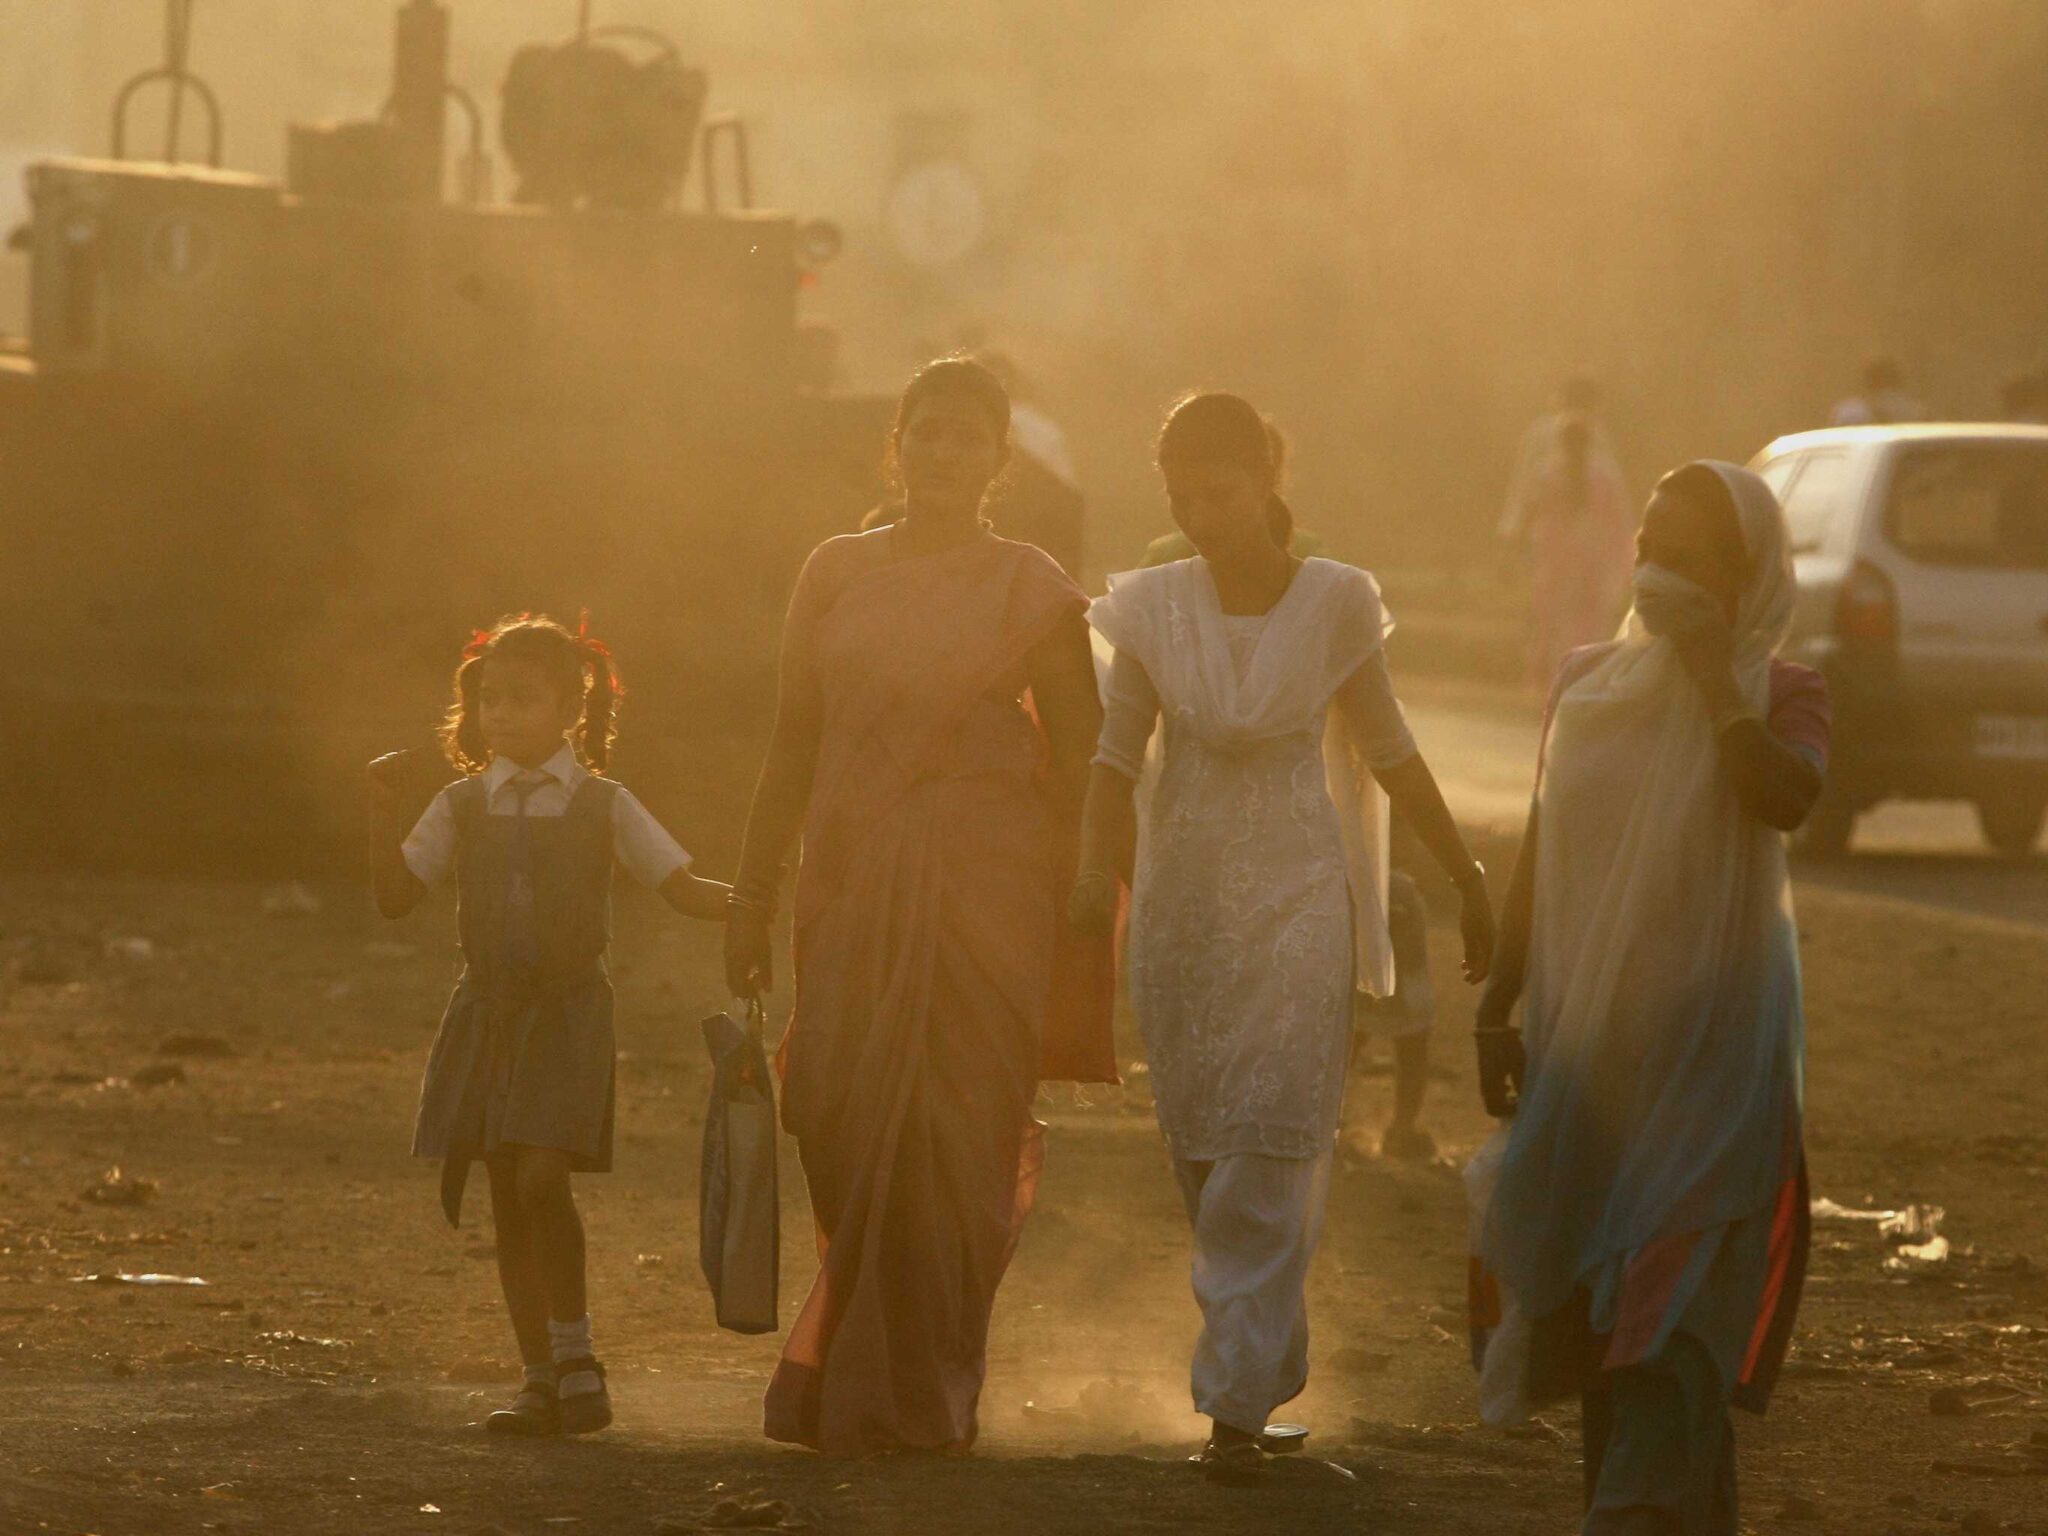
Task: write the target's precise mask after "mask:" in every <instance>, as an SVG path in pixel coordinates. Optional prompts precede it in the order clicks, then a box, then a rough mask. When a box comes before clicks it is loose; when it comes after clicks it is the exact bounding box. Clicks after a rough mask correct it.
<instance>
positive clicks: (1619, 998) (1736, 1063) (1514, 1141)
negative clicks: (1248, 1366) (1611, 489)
mask: <svg viewBox="0 0 2048 1536" xmlns="http://www.w3.org/2000/svg"><path fill="white" fill-rule="evenodd" d="M1639 545H1640V564H1639V565H1638V568H1637V572H1636V579H1635V590H1636V602H1635V608H1634V611H1633V613H1632V614H1631V616H1630V618H1629V622H1628V626H1627V629H1626V631H1625V634H1624V636H1623V638H1621V639H1619V640H1616V641H1612V642H1609V643H1608V644H1606V645H1602V646H1595V647H1591V648H1589V649H1587V650H1584V651H1580V652H1577V653H1575V654H1574V655H1573V656H1571V657H1570V658H1569V659H1568V660H1567V662H1566V663H1565V666H1564V667H1563V669H1562V670H1561V671H1560V673H1559V676H1558V680H1557V686H1556V688H1555V689H1554V690H1553V692H1552V695H1551V702H1550V708H1549V710H1548V712H1547V714H1546V718H1545V723H1544V739H1543V746H1542V749H1541V754H1540V757H1539V759H1538V770H1537V774H1538V777H1537V788H1536V797H1535V803H1534V805H1533V806H1532V807H1531V810H1530V813H1529V822H1528V827H1527V830H1526V831H1525V833H1524V835H1523V841H1522V848H1521V852H1520V854H1519V855H1518V857H1517V859H1516V861H1515V872H1514V876H1513V879H1512V880H1511V882H1510V884H1509V890H1508V896H1507V905H1506V908H1505V910H1504V914H1503V923H1502V938H1501V948H1500V956H1499V961H1498V964H1497V965H1496V966H1495V968H1494V974H1493V979H1492V981H1491V983H1490V984H1489V986H1488V988H1487V990H1486V993H1485V995H1484V996H1483V997H1482V999H1481V1001H1480V1005H1479V1019H1478V1026H1477V1041H1478V1046H1479V1068H1480V1071H1479V1077H1480V1089H1481V1093H1482V1095H1483V1097H1484V1099H1485V1103H1486V1108H1487V1111H1488V1112H1489V1113H1490V1114H1493V1115H1495V1116H1500V1117H1508V1116H1512V1124H1511V1128H1510V1131H1509V1137H1508V1141H1507V1147H1506V1153H1505V1157H1504V1159H1503V1162H1502V1165H1501V1172H1500V1179H1499V1183H1498V1185H1497V1186H1496V1189H1495V1192H1494V1194H1493V1197H1492V1202H1491V1205H1490V1208H1489V1210H1488V1212H1487V1215H1486V1219H1485V1234H1484V1238H1483V1240H1482V1243H1481V1251H1482V1254H1483V1258H1484V1269H1483V1271H1482V1272H1481V1273H1480V1274H1479V1275H1477V1276H1475V1285H1474V1288H1473V1296H1474V1302H1475V1307H1474V1324H1475V1329H1476V1330H1479V1331H1480V1332H1481V1333H1482V1334H1483V1332H1484V1330H1485V1329H1486V1328H1487V1327H1489V1326H1490V1325H1492V1324H1494V1323H1497V1322H1498V1321H1499V1320H1500V1319H1499V1317H1498V1316H1491V1317H1489V1316H1487V1315H1484V1314H1485V1313H1486V1312H1487V1310H1488V1309H1487V1308H1486V1306H1485V1305H1484V1301H1485V1298H1486V1297H1488V1296H1491V1295H1498V1296H1504V1297H1505V1298H1506V1299H1507V1300H1508V1301H1510V1302H1511V1303H1512V1309H1513V1315H1515V1316H1517V1317H1518V1318H1519V1319H1520V1320H1522V1322H1523V1323H1524V1324H1526V1327H1525V1328H1521V1329H1513V1328H1504V1329H1501V1330H1500V1331H1499V1333H1498V1334H1497V1335H1495V1337H1494V1338H1493V1340H1492V1341H1491V1342H1490V1343H1489V1344H1488V1346H1487V1353H1486V1357H1485V1361H1484V1366H1483V1379H1485V1380H1489V1381H1490V1380H1492V1379H1495V1377H1496V1373H1497V1372H1504V1373H1506V1377H1507V1379H1508V1380H1510V1381H1517V1382H1519V1383H1520V1390H1519V1393H1518V1395H1520V1396H1522V1397H1523V1398H1525V1399H1526V1402H1527V1403H1528V1404H1540V1403H1542V1402H1545V1401H1549V1400H1551V1399H1554V1398H1557V1397H1561V1396H1564V1395H1567V1394H1569V1393H1572V1392H1577V1393H1578V1394H1580V1396H1581V1398H1582V1405H1583V1408H1584V1418H1583V1426H1584V1427H1583V1434H1584V1438H1585V1489H1586V1505H1587V1515H1586V1519H1585V1524H1584V1527H1583V1531H1584V1536H1667V1533H1668V1536H1734V1533H1735V1532H1736V1530H1737V1520H1736V1497H1735V1447H1734V1439H1733V1426H1732V1424H1731V1423H1730V1421H1729V1416H1728V1409H1729V1407H1730V1405H1731V1404H1733V1405H1735V1406H1739V1407H1745V1408H1750V1409H1753V1410H1755V1411H1757V1412H1762V1411H1763V1409H1764V1407H1765V1405H1766V1404H1767V1402H1768V1401H1769V1398H1770V1394H1771V1389H1772V1387H1773V1385H1774V1383H1775V1381H1776V1377H1777V1373H1778V1369H1779V1366H1780V1365H1781V1364H1782V1362H1783V1360H1784V1356H1785V1350H1786V1345H1787V1343H1788V1341H1789V1339H1790V1336H1791V1327H1792V1320H1793V1316H1794V1314H1795V1312H1796V1310H1797V1307H1798V1302H1799V1295H1800V1287H1801V1282H1802V1278H1803V1276H1804V1273H1805V1264H1806V1250H1807V1223H1808V1210H1807V1187H1806V1160H1805V1153H1804V1150H1803V1141H1802V1130H1801V1124H1802V1111H1801V1100H1802V1087H1801V1083H1802V1076H1803V1069H1804V1057H1805V1028H1804V1023H1803V1018H1802V1005H1801V993H1800V979H1799V953H1798V930H1797V928H1796V926H1795V923H1794V920H1793V913H1792V892H1791V885H1790V881H1789V878H1788V875H1787V870H1786V859H1785V838H1784V834H1785V833H1786V832H1789V831H1791V830H1792V829H1794V828H1796V827H1797V826H1798V825H1799V824H1800V823H1801V822H1802V821H1803V820H1804V819H1805V817H1806V815H1807V813H1808V812H1809V811H1810V810H1811V809H1812V807H1813V803H1814V800H1815V799H1816V797H1817V796H1818V795H1819V793H1820V789H1821V782H1822V776H1823V773H1824V772H1825V768H1826V762H1827V749H1828V734H1829V705H1828V694H1827V684H1826V681H1825V680H1824V679H1823V678H1822V677H1821V675H1820V674H1819V673H1818V672H1815V671H1813V670H1811V669H1810V668H1806V667H1802V666H1797V665H1795V664H1793V663H1791V662H1787V661H1781V660H1779V659H1778V658H1777V655H1776V652H1777V650H1778V647H1779V646H1780V645H1781V644H1782V643H1783V641H1784V639H1785V636H1786V633H1787V632H1788V630H1789V628H1790V626H1791V621H1792V608H1793V600H1794V583H1793V575H1792V558H1791V553H1790V538H1789V536H1788V533H1787V530H1786V526H1785V518H1784V514H1783V513H1782V512H1781V511H1780V510H1779V507H1778V504H1777V500H1776V498H1775V497H1774V496H1773V495H1772V494H1771V491H1770V488H1769V487H1768V486H1767V485H1765V484H1764V482H1763V481H1762V480H1761V479H1759V478H1758V477H1757V476H1756V475H1754V474H1751V473H1750V472H1749V471H1748V470H1744V469H1738V468H1736V467H1735V466H1734V465H1732V464H1719V463H1698V464H1692V465H1688V466H1687V467H1685V468H1683V469H1680V470H1677V471H1675V472H1674V473H1672V474H1670V475H1667V476H1666V477H1665V478H1664V480H1663V481H1662V482H1660V483H1659V485H1658V487H1657V490H1656V493H1655V494H1654V495H1653V496H1652V497H1651V500H1650V504H1649V507H1648V509H1647V510H1646V511H1645V513H1644V516H1643V524H1642V531H1641V534H1640V538H1639ZM1518 998H1519V999H1521V1000H1522V1003H1523V1014H1522V1027H1521V1029H1520V1030H1519V1031H1516V1030H1515V1029H1513V1028H1511V1027H1510V1025H1509V1018H1510V1016H1511V1013H1512V1010H1513V1009H1514V1007H1515V1004H1516V1002H1517V999H1518ZM1517 1093H1519V1097H1517ZM1495 1287H1497V1289H1494V1288H1495ZM1503 1355H1505V1356H1510V1357H1511V1358H1506V1359H1503V1358H1501V1357H1502V1356H1503Z"/></svg>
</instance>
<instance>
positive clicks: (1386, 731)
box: [1068, 394, 1493, 1482]
mask: <svg viewBox="0 0 2048 1536" xmlns="http://www.w3.org/2000/svg"><path fill="white" fill-rule="evenodd" d="M1158 462H1159V468H1160V471H1161V474H1162V475H1163V476H1164V478H1165V481H1166V490H1167V497H1168V501H1169V504H1170V505H1171V507H1172V510H1173V516H1174V520H1175V521H1176V522H1177V523H1179V524H1180V526H1181V529H1182V531H1183V532H1185V533H1186V534H1187V535H1188V537H1189V539H1190V540H1191V541H1192V543H1193V545H1194V547H1195V548H1196V550H1197V551H1198V553H1197V554H1196V555H1195V556H1193V557H1192V558H1189V559H1186V560H1180V561H1175V562H1173V563H1172V564H1169V565H1162V566H1157V567H1154V568H1152V569H1149V570H1139V571H1132V572H1128V573H1126V574H1124V575H1122V576H1118V577H1114V578H1112V579H1111V582H1110V591H1109V595H1108V596H1106V597H1103V598H1099V599H1097V600H1096V602H1095V603H1094V604H1093V605H1092V606H1091V608H1090V609H1089V622H1090V623H1091V624H1092V625H1094V626H1095V628H1096V630H1097V631H1098V632H1099V633H1101V634H1102V635H1103V636H1105V637H1106V638H1107V639H1108V640H1109V641H1110V643H1111V644H1112V645H1113V646H1114V647H1115V656H1114V659H1113V660H1112V663H1111V667H1110V676H1109V685H1108V702H1107V708H1106V711H1105V715H1104V723H1103V731H1102V740H1101V744H1100V746H1099V747H1098V749H1097V751H1096V754H1095V765H1094V769H1093V772H1092V774H1091V776H1090V780H1089V787H1088V804H1087V810H1086V813H1085V816H1084V819H1083V832H1082V856H1081V875H1080V878H1079V879H1078V880H1077V881H1076V883H1075V886H1074V892H1073V897H1072V900H1071V901H1070V903H1069V908H1068V910H1069V914H1070V916H1071V917H1072V919H1073V921H1074V923H1075V925H1076V926H1077V927H1078V928H1080V929H1081V930H1082V931H1084V932H1088V933H1095V934H1104V935H1106V934H1108V933H1109V932H1110V931H1111V928H1112V927H1113V925H1114V923H1115V919H1116V911H1117V903H1118V893H1119V887H1120V885H1122V884H1130V885H1132V886H1133V888H1134V889H1133V894H1132V903H1131V914H1130V949H1129V968H1130V995H1131V1005H1132V1009H1133V1011H1134V1012H1135V1013H1136V1014H1137V1018H1138V1024H1139V1027H1140V1028H1141V1029H1142V1030H1143V1032H1144V1036H1145V1046H1146V1051H1147V1060H1148V1062H1149V1064H1150V1067H1151V1073H1152V1083H1153V1089H1154V1093H1155V1096H1156V1103H1157V1107H1158V1113H1159V1127H1160V1130H1161V1132H1162V1133H1163V1134H1164V1136H1165V1138H1166V1142H1167V1148H1168V1151H1169V1152H1170V1154H1171V1155H1172V1158H1173V1167H1174V1174H1175V1177H1176V1179H1177V1180H1178V1181H1179V1184H1180V1188H1181V1196H1182V1199H1183V1201H1184V1203H1185V1204H1186V1207H1187V1212H1188V1219H1189V1222H1190V1224H1191V1225H1192V1227H1193V1237H1194V1254H1193V1271H1194V1274H1193V1279H1194V1290H1195V1298H1196V1301H1197V1302H1198V1303H1199V1305H1200V1307H1201V1310H1202V1321H1203V1328H1202V1335H1201V1338H1200V1341H1199V1342H1198V1343H1197V1345H1196V1349H1195V1358H1194V1364H1193V1369H1192V1373H1191V1374H1192V1387H1193V1393H1194V1400H1195V1408H1196V1411H1197V1412H1199V1413H1202V1414H1205V1415H1207V1416H1208V1417H1209V1419H1210V1421H1211V1426H1212V1428H1211V1433H1210V1436H1209V1441H1208V1444H1207V1445H1206V1446H1205V1447H1204V1449H1203V1451H1202V1454H1201V1456H1200V1457H1199V1458H1198V1459H1199V1461H1200V1462H1201V1463H1202V1465H1203V1467H1204V1470H1205V1471H1206V1473H1207V1475H1208V1476H1209V1477H1211V1478H1212V1479H1214V1480H1216V1481H1219V1482H1240V1481H1244V1482H1249V1481H1253V1480H1256V1479H1258V1478H1259V1477H1261V1476H1262V1475H1263V1473H1264V1469H1265V1456H1266V1450H1265V1445H1266V1444H1267V1441H1266V1435H1265V1430H1266V1422H1267V1416H1268V1415H1269V1414H1270V1413H1271V1412H1272V1411H1273V1410H1274V1409H1275V1408H1277V1407H1279V1406H1280V1405H1281V1404H1282V1403H1286V1402H1289V1401H1291V1400H1292V1399H1293V1398H1294V1397H1295V1396H1297V1395H1298V1394H1299V1393H1300V1392H1301V1390H1302V1389H1303V1387H1304V1386H1305V1385H1306V1384H1307V1379H1308V1315H1307V1305H1306V1296H1305V1293H1304V1287H1305V1284H1306V1281H1307V1277H1308V1268H1309V1262H1310V1259H1311V1258H1312V1257H1313V1255H1314V1252H1315V1248H1316V1242H1317V1239H1318V1237H1319V1236H1320V1234H1321V1230H1322V1221H1323V1207H1324V1203H1325V1199H1326V1196H1327V1194H1328V1191H1329V1178H1330V1169H1331V1162H1332V1155H1333V1152H1334V1147H1335V1141H1336V1135H1337V1129H1338V1119H1339V1115H1340V1113H1341V1110H1342V1106H1343V1097H1344V1087H1345V1081H1346V1077H1347V1062H1348V1057H1349V1046H1350V1037H1351V1026H1352V1009H1353V1004H1352V993H1353V990H1354V986H1356V985H1364V986H1368V987H1369V988H1370V989H1371V990H1372V991H1374V992H1376V993H1379V994H1381V995H1386V994H1388V993H1390V992H1392V991H1393V990H1394V967H1393V956H1392V954H1391V946H1390V942H1389V938H1388V933H1387V924H1386V919H1385V917H1384V915H1383V910H1384V903H1385V900H1386V891H1385V882H1386V878H1387V876H1386V863H1385V854H1386V831H1387V821H1386V814H1387V802H1388V801H1389V800H1391V801H1392V802H1393V805H1394V806H1395V807H1396V808H1398V809H1399V810H1400V812H1401V814H1402V815H1403V817H1404V818H1405V819H1406V820H1407V822H1408V824H1409V825H1410V826H1411V827H1412V828H1413V829H1414V831H1415V834H1416V836H1417V837H1418V838H1419V839H1420V840H1421V841H1422V843H1423V845H1424V846H1425V847H1426V848H1427V849H1428V850H1429V852H1430V854H1431V856H1432V857H1433V858H1435V859H1436V860H1437V862H1438V863H1439V864H1441V865H1442V867H1443V868H1444V870H1445V872H1446V873H1448V874H1449V875H1450V876H1451V878H1452V880H1453V882H1454V883H1455V884H1456V886H1457V889H1458V892H1459V895H1460V897H1461V899H1462V903H1463V920H1462V927H1463V932H1464V940H1465V970H1466V977H1467V979H1468V980H1471V981H1475V982H1476V981H1478V980H1481V979H1483V977H1484V976H1485V974H1486V969H1487V966H1488V964H1489V961H1490V957H1491V955H1492V950H1493V912H1492V908H1491V907H1490V905H1489V904H1488V901H1487V894H1486V876H1485V871H1484V870H1483V869H1481V868H1480V867H1479V865H1478V864H1477V863H1476V862H1475V861H1474V860H1473V858H1472V856H1471V854H1470V853H1468V852H1467V851H1466V848H1465V842H1464V838H1463V837H1462V836H1461V835H1460V834H1459V831H1458V828H1457V824H1456V823H1455V822H1454V821H1452V819H1451V814H1450V812H1449V811H1448V810H1447V809H1446V808H1445V806H1444V802H1443V796H1442V795H1441V794H1440V793H1439V792H1438V789H1437V784H1436V780H1435V778H1434V777H1433V776H1432V775H1431V773H1430V771H1429V765H1428V764H1427V763H1426V762H1424V761H1423V758H1422V755H1421V754H1420V753H1419V752H1418V751H1417V750H1416V746H1415V740H1414V737H1413V736H1412V735H1411V734H1410V733H1409V730H1408V725H1407V722H1406V720H1405V719H1404V718H1403V716H1402V713H1401V707H1400V704H1399V702H1398V701H1397V700H1396V698H1395V697H1394V690H1393V682H1392V679H1391V678H1390V677H1389V675H1388V672H1387V663H1386V652H1385V640H1386V636H1387V634H1388V632H1389V630H1390V629H1391V627H1392V626H1391V622H1390V621H1389V620H1388V618H1387V615H1386V610H1385V608H1384V607H1383V606H1382V605H1381V602H1380V595H1379V587H1378V584H1377V583H1375V582H1374V580H1373V579H1372V577H1371V576H1370V575H1368V574H1367V573H1366V572H1364V571H1361V570H1357V569H1355V568H1353V567H1351V566H1348V565H1341V564H1339V563H1338V562H1336V561H1334V560H1320V559H1310V560H1302V559H1299V558H1297V557H1295V556H1294V555H1291V554H1289V553H1288V547H1287V546H1288V535H1289V533H1290V532H1291V531H1292V528H1291V525H1292V522H1293V519H1292V516H1291V515H1290V514H1289V512H1288V510H1287V504H1286V503H1285V502H1284V501H1283V500H1282V499H1281V498H1280V496H1279V494H1278V493H1277V490H1276V488H1275V486H1276V479H1275V477H1276V465H1275V464H1274V462H1273V451H1272V438H1271V436H1270V434H1269V432H1268V430H1267V425H1266V423H1265V421H1264V420H1263V419H1262V418H1261V417H1260V415H1259V413H1258V412H1257V411H1256V410H1255V409H1253V408H1252V406H1251V405H1249V404H1248V403H1247V402H1246V401H1244V400H1243V399H1241V398H1240V397H1238V396H1236V395H1226V394H1202V395H1192V396H1189V397H1188V398H1187V399H1185V400H1183V401H1182V402H1181V403H1180V404H1178V405H1177V406H1175V407H1174V409H1173V412H1172V414H1171V415H1170V416H1169V417H1168V418H1167V422H1166V426H1165V428H1164V430H1163V431H1162V432H1161V434H1160V438H1159V449H1158ZM1162 721H1163V722H1164V728H1163V735H1164V748H1163V751H1162V753H1161V763H1160V771H1159V778H1158V784H1157V787H1156V788H1155V789H1154V791H1153V794H1152V799H1151V804H1150V809H1149V814H1148V818H1147V820H1148V823H1149V825H1148V828H1147V836H1146V838H1145V842H1144V857H1143V860H1142V862H1140V861H1139V860H1138V858H1137V848H1138V826H1137V813H1136V802H1135V790H1136V785H1137V780H1138V778H1139V775H1140V771H1141V766H1142V764H1143V762H1144V757H1145V751H1146V746H1147V743H1148V742H1149V741H1150V739H1151V737H1152V735H1153V733H1154V730H1155V729H1157V728H1159V727H1160V725H1161V722H1162ZM1382 790H1384V794H1382Z"/></svg>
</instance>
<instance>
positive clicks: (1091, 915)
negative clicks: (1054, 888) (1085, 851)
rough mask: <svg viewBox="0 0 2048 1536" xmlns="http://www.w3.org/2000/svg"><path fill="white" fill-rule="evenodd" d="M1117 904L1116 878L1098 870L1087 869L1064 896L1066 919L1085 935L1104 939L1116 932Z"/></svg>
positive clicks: (1076, 930)
mask: <svg viewBox="0 0 2048 1536" xmlns="http://www.w3.org/2000/svg"><path fill="white" fill-rule="evenodd" d="M1116 908H1117V889H1116V881H1115V880H1113V879H1112V878H1111V877H1110V876H1108V875H1105V874H1103V873H1102V872H1101V871H1099V870H1086V871H1083V872H1082V875H1081V878H1080V879H1078V880H1076V881H1075V882H1074V889H1073V892H1072V894H1071V895H1069V896H1068V897H1067V922H1068V923H1069V924H1071V925H1072V927H1073V928H1074V931H1075V932H1077V933H1079V934H1081V935H1082V936H1084V937H1086V938H1090V939H1106V938H1108V937H1110V936H1111V935H1112V934H1114V933H1115V932H1116Z"/></svg>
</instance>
